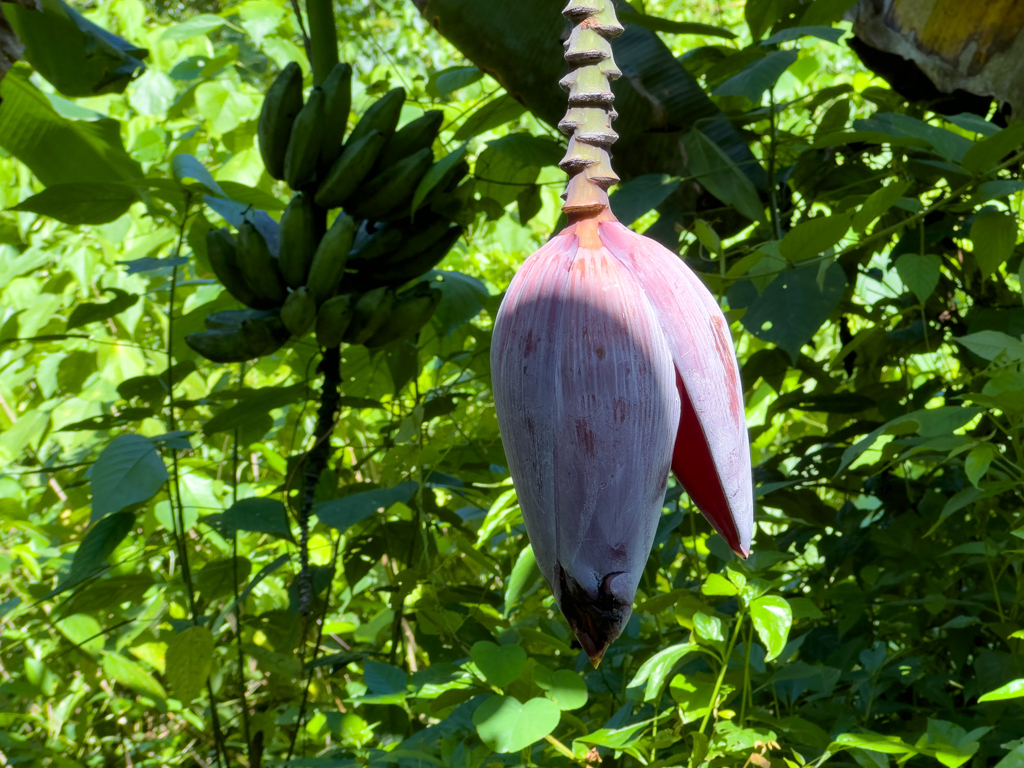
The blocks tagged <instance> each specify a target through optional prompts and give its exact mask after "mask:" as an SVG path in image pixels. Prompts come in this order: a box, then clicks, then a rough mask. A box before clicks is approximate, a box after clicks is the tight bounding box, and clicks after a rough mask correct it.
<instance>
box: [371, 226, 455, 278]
mask: <svg viewBox="0 0 1024 768" xmlns="http://www.w3.org/2000/svg"><path fill="white" fill-rule="evenodd" d="M421 216H422V214H421ZM416 223H417V226H416V228H415V229H414V230H413V231H414V232H415V233H416V234H414V235H412V236H408V235H407V236H406V237H405V238H404V239H403V242H402V245H401V247H399V248H397V249H396V250H394V251H393V252H391V253H390V254H388V255H387V256H385V257H384V258H383V259H381V260H380V261H378V262H377V265H378V268H381V269H382V268H385V267H384V265H388V266H390V265H392V264H400V263H403V262H406V261H409V260H410V259H412V258H414V257H416V256H418V255H419V254H421V253H423V252H424V251H425V250H427V249H428V248H430V247H431V246H432V245H434V243H436V242H437V241H438V240H440V239H441V238H442V237H444V236H445V235H446V234H448V230H449V229H450V228H451V223H450V222H449V221H448V220H447V219H444V218H442V217H440V216H437V215H436V214H434V215H431V216H430V218H428V217H427V216H423V221H420V218H419V217H417V222H416Z"/></svg>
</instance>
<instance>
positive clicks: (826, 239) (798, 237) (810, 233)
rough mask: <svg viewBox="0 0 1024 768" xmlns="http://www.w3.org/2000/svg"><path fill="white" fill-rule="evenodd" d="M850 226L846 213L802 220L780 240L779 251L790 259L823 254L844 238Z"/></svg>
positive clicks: (799, 259) (802, 258)
mask: <svg viewBox="0 0 1024 768" xmlns="http://www.w3.org/2000/svg"><path fill="white" fill-rule="evenodd" d="M849 228H850V217H849V216H848V215H844V214H837V215H832V216H818V217H815V218H813V219H807V220H805V221H801V222H800V223H799V224H797V225H796V226H795V227H793V228H792V229H791V230H789V232H787V233H786V235H785V237H783V238H782V240H781V241H780V242H779V253H781V254H782V256H783V257H784V258H786V259H789V260H790V261H802V260H804V259H811V258H814V257H815V256H822V255H824V254H825V252H826V251H828V249H829V248H832V247H833V246H834V245H836V243H838V242H839V241H840V240H841V239H842V238H843V235H845V234H846V231H847V230H848V229H849Z"/></svg>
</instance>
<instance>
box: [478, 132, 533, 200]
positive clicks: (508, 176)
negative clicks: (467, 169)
mask: <svg viewBox="0 0 1024 768" xmlns="http://www.w3.org/2000/svg"><path fill="white" fill-rule="evenodd" d="M538 173H540V167H539V166H537V165H533V164H530V163H528V162H527V161H524V160H523V159H521V158H520V157H516V156H513V155H509V154H506V153H504V152H502V151H501V150H500V149H496V148H495V147H493V146H488V147H487V149H485V150H484V151H483V152H481V153H480V156H479V157H477V159H476V167H475V168H474V170H473V174H474V176H475V177H476V181H477V185H476V187H477V190H479V192H480V194H481V196H483V197H489V198H491V199H492V200H496V201H497V202H498V204H499V205H501V206H506V205H509V204H510V203H512V202H515V199H516V197H518V196H519V195H520V194H521V193H522V192H523V191H524V190H526V189H528V188H529V187H530V185H532V184H533V183H534V182H535V181H537V174H538Z"/></svg>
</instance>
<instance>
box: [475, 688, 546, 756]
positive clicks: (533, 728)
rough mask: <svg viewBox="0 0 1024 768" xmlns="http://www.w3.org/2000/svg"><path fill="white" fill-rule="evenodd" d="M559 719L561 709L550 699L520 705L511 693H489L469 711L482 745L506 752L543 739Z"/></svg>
mask: <svg viewBox="0 0 1024 768" xmlns="http://www.w3.org/2000/svg"><path fill="white" fill-rule="evenodd" d="M560 718H561V710H560V709H559V708H558V705H557V704H555V703H554V702H553V701H551V700H550V699H530V700H529V701H528V702H526V703H525V704H520V703H519V702H518V701H517V700H516V699H513V698H512V697H511V696H492V697H491V698H489V699H488V700H487V701H485V702H484V703H483V704H481V705H480V707H479V708H478V709H477V710H476V711H475V712H473V725H475V726H476V732H477V733H478V734H479V736H480V740H481V741H483V743H484V744H486V745H487V746H488V747H490V748H491V749H493V750H494V751H495V752H500V753H506V754H507V753H511V752H518V751H519V750H521V749H525V748H526V747H528V746H530V745H531V744H533V743H534V742H537V741H540V740H541V739H543V738H544V737H545V736H547V735H548V734H549V733H551V732H552V731H553V730H555V727H556V726H557V725H558V721H559V719H560Z"/></svg>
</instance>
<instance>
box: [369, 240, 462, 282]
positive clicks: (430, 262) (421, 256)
mask: <svg viewBox="0 0 1024 768" xmlns="http://www.w3.org/2000/svg"><path fill="white" fill-rule="evenodd" d="M461 236H462V227H458V226H456V227H451V228H450V229H449V230H448V231H447V232H446V233H445V234H444V235H442V236H441V238H440V239H439V240H438V241H437V242H435V243H434V244H433V245H431V246H430V247H429V248H427V249H426V250H424V251H421V252H420V253H418V254H416V255H415V256H412V257H410V258H408V259H406V260H405V261H398V262H393V263H390V264H387V265H385V266H383V267H382V268H380V269H378V270H363V271H360V272H359V273H358V274H357V275H356V276H355V277H354V278H353V280H352V284H353V286H354V287H356V288H359V289H361V290H366V289H367V288H375V287H377V286H382V285H385V286H386V285H392V286H394V285H401V284H402V283H407V282H409V281H410V280H412V279H413V278H416V277H419V276H420V275H422V274H424V273H426V272H429V271H430V270H432V269H433V268H434V267H435V266H437V264H438V262H440V261H441V259H443V258H444V257H445V256H446V255H448V251H450V250H451V249H452V246H453V245H455V243H456V241H457V240H458V239H459V237H461Z"/></svg>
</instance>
